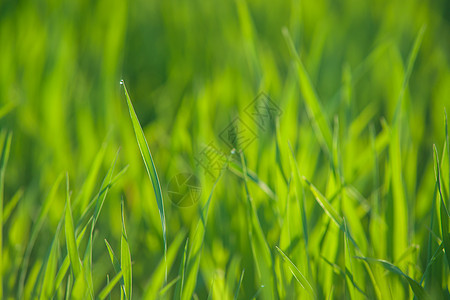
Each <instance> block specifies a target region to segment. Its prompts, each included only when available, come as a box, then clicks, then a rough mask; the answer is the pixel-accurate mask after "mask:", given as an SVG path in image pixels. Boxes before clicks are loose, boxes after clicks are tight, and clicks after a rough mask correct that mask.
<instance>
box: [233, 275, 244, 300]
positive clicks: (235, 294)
mask: <svg viewBox="0 0 450 300" xmlns="http://www.w3.org/2000/svg"><path fill="white" fill-rule="evenodd" d="M244 273H245V269H244V270H242V273H241V277H240V278H239V283H238V286H237V288H236V293H234V300H237V299H238V297H239V291H240V290H241V285H242V280H243V279H244Z"/></svg>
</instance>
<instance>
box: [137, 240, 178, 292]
mask: <svg viewBox="0 0 450 300" xmlns="http://www.w3.org/2000/svg"><path fill="white" fill-rule="evenodd" d="M185 235H186V233H185V232H184V231H181V232H180V233H178V234H177V236H176V237H175V239H174V241H173V242H172V244H171V245H170V246H169V248H168V250H167V265H168V272H170V269H171V267H172V265H173V262H174V261H175V258H176V255H177V253H178V249H179V248H180V246H181V244H182V243H183V239H184V237H185ZM165 264H166V261H164V260H162V261H161V262H160V263H159V265H158V266H157V267H156V269H155V270H154V271H153V274H152V277H151V279H150V284H149V285H148V286H147V288H146V290H145V292H144V297H142V298H143V299H156V298H157V296H158V294H159V293H160V289H161V286H162V285H163V284H164V280H165Z"/></svg>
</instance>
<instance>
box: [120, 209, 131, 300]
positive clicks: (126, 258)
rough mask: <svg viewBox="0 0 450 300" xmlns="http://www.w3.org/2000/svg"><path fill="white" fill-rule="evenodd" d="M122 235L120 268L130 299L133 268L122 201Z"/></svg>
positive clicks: (127, 295)
mask: <svg viewBox="0 0 450 300" xmlns="http://www.w3.org/2000/svg"><path fill="white" fill-rule="evenodd" d="M121 208H122V237H121V239H120V268H121V269H122V272H123V283H124V287H125V291H124V292H125V297H126V299H128V300H130V299H131V297H132V270H131V252H130V246H129V244H128V236H127V231H126V228H125V213H124V207H123V201H122V207H121Z"/></svg>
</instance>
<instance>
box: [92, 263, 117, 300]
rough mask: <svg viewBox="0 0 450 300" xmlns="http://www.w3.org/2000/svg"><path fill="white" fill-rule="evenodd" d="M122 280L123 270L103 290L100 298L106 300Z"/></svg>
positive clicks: (99, 295)
mask: <svg viewBox="0 0 450 300" xmlns="http://www.w3.org/2000/svg"><path fill="white" fill-rule="evenodd" d="M121 279H122V270H120V271H119V272H118V273H117V274H116V276H114V278H113V279H112V280H111V281H110V282H109V283H108V284H107V285H106V286H105V287H104V288H103V290H102V291H101V292H100V294H98V298H99V299H101V300H104V299H106V297H108V295H109V294H110V293H111V291H112V289H113V288H114V287H115V286H116V284H117V283H118V282H119V281H120V280H121Z"/></svg>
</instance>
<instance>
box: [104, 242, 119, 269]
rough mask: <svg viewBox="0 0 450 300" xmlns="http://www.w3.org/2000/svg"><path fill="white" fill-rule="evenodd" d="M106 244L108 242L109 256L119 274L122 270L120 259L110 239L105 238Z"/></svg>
mask: <svg viewBox="0 0 450 300" xmlns="http://www.w3.org/2000/svg"><path fill="white" fill-rule="evenodd" d="M105 244H106V248H108V253H109V258H110V259H111V263H112V265H113V267H114V271H115V272H116V274H117V273H119V271H120V261H119V260H118V259H117V257H116V255H115V254H114V251H113V249H112V247H111V245H110V244H109V243H108V241H107V240H106V239H105Z"/></svg>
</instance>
